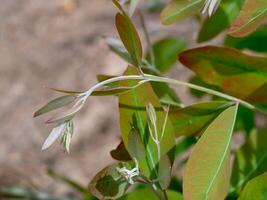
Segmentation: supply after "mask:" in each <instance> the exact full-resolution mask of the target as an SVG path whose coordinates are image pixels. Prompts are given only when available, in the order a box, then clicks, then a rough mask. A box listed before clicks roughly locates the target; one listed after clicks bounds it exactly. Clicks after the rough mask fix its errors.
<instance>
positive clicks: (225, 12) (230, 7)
mask: <svg viewBox="0 0 267 200" xmlns="http://www.w3.org/2000/svg"><path fill="white" fill-rule="evenodd" d="M243 1H244V0H234V1H233V0H224V1H222V2H221V3H220V6H219V8H218V9H217V11H216V12H215V13H214V14H213V15H212V16H210V17H207V19H206V20H205V21H204V22H203V24H202V27H201V29H200V31H199V34H198V38H197V41H198V42H205V41H208V40H210V39H212V38H214V37H215V36H217V35H218V34H220V33H221V32H222V31H224V30H225V29H227V28H228V27H229V26H230V25H231V23H232V22H233V20H234V19H235V18H236V16H237V15H238V13H239V11H240V9H241V6H242V4H243Z"/></svg>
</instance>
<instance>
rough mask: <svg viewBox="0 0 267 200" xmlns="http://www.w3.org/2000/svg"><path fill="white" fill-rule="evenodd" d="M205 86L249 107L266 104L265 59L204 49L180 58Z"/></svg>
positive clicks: (184, 53)
mask: <svg viewBox="0 0 267 200" xmlns="http://www.w3.org/2000/svg"><path fill="white" fill-rule="evenodd" d="M179 59H180V61H181V63H182V64H183V65H185V66H186V67H188V68H189V69H191V70H193V71H194V72H195V73H196V74H197V75H198V76H199V77H200V78H201V79H202V80H203V81H204V82H206V83H208V84H212V85H216V86H219V87H220V88H221V89H222V90H224V91H225V92H226V93H229V94H231V95H233V96H236V97H238V98H241V99H244V100H246V101H249V102H252V103H267V93H266V86H267V58H265V57H258V56H251V55H247V54H244V53H241V52H239V51H237V50H234V49H230V48H221V47H214V46H206V47H200V48H195V49H191V50H187V51H184V52H182V53H181V54H180V55H179Z"/></svg>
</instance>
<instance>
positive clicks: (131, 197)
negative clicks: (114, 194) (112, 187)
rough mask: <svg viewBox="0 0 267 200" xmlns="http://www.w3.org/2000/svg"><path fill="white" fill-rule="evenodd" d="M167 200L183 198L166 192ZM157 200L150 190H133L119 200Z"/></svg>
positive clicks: (180, 199)
mask: <svg viewBox="0 0 267 200" xmlns="http://www.w3.org/2000/svg"><path fill="white" fill-rule="evenodd" d="M167 197H168V200H182V199H183V197H182V195H181V194H180V193H178V192H175V191H171V190H167ZM140 199H143V200H158V197H157V196H156V195H155V193H153V192H152V191H151V190H150V189H138V190H135V191H133V192H131V193H129V194H127V195H125V196H124V197H122V198H120V199H119V200H140Z"/></svg>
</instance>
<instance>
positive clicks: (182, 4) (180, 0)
mask: <svg viewBox="0 0 267 200" xmlns="http://www.w3.org/2000/svg"><path fill="white" fill-rule="evenodd" d="M204 2H205V0H190V1H188V0H172V1H171V3H170V4H169V5H167V6H166V7H165V8H164V10H163V11H162V12H161V17H160V18H161V22H162V23H163V24H166V25H168V24H172V23H174V22H176V21H177V20H180V19H184V18H186V17H189V16H192V15H194V14H196V13H198V12H199V11H200V10H201V8H202V7H203V5H204Z"/></svg>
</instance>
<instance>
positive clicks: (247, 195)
mask: <svg viewBox="0 0 267 200" xmlns="http://www.w3.org/2000/svg"><path fill="white" fill-rule="evenodd" d="M265 199H267V174H266V173H265V174H262V175H260V176H258V177H256V178H254V179H252V180H251V181H249V182H248V183H247V184H246V186H245V188H244V190H243V191H242V193H241V194H240V197H239V198H238V200H265Z"/></svg>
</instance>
